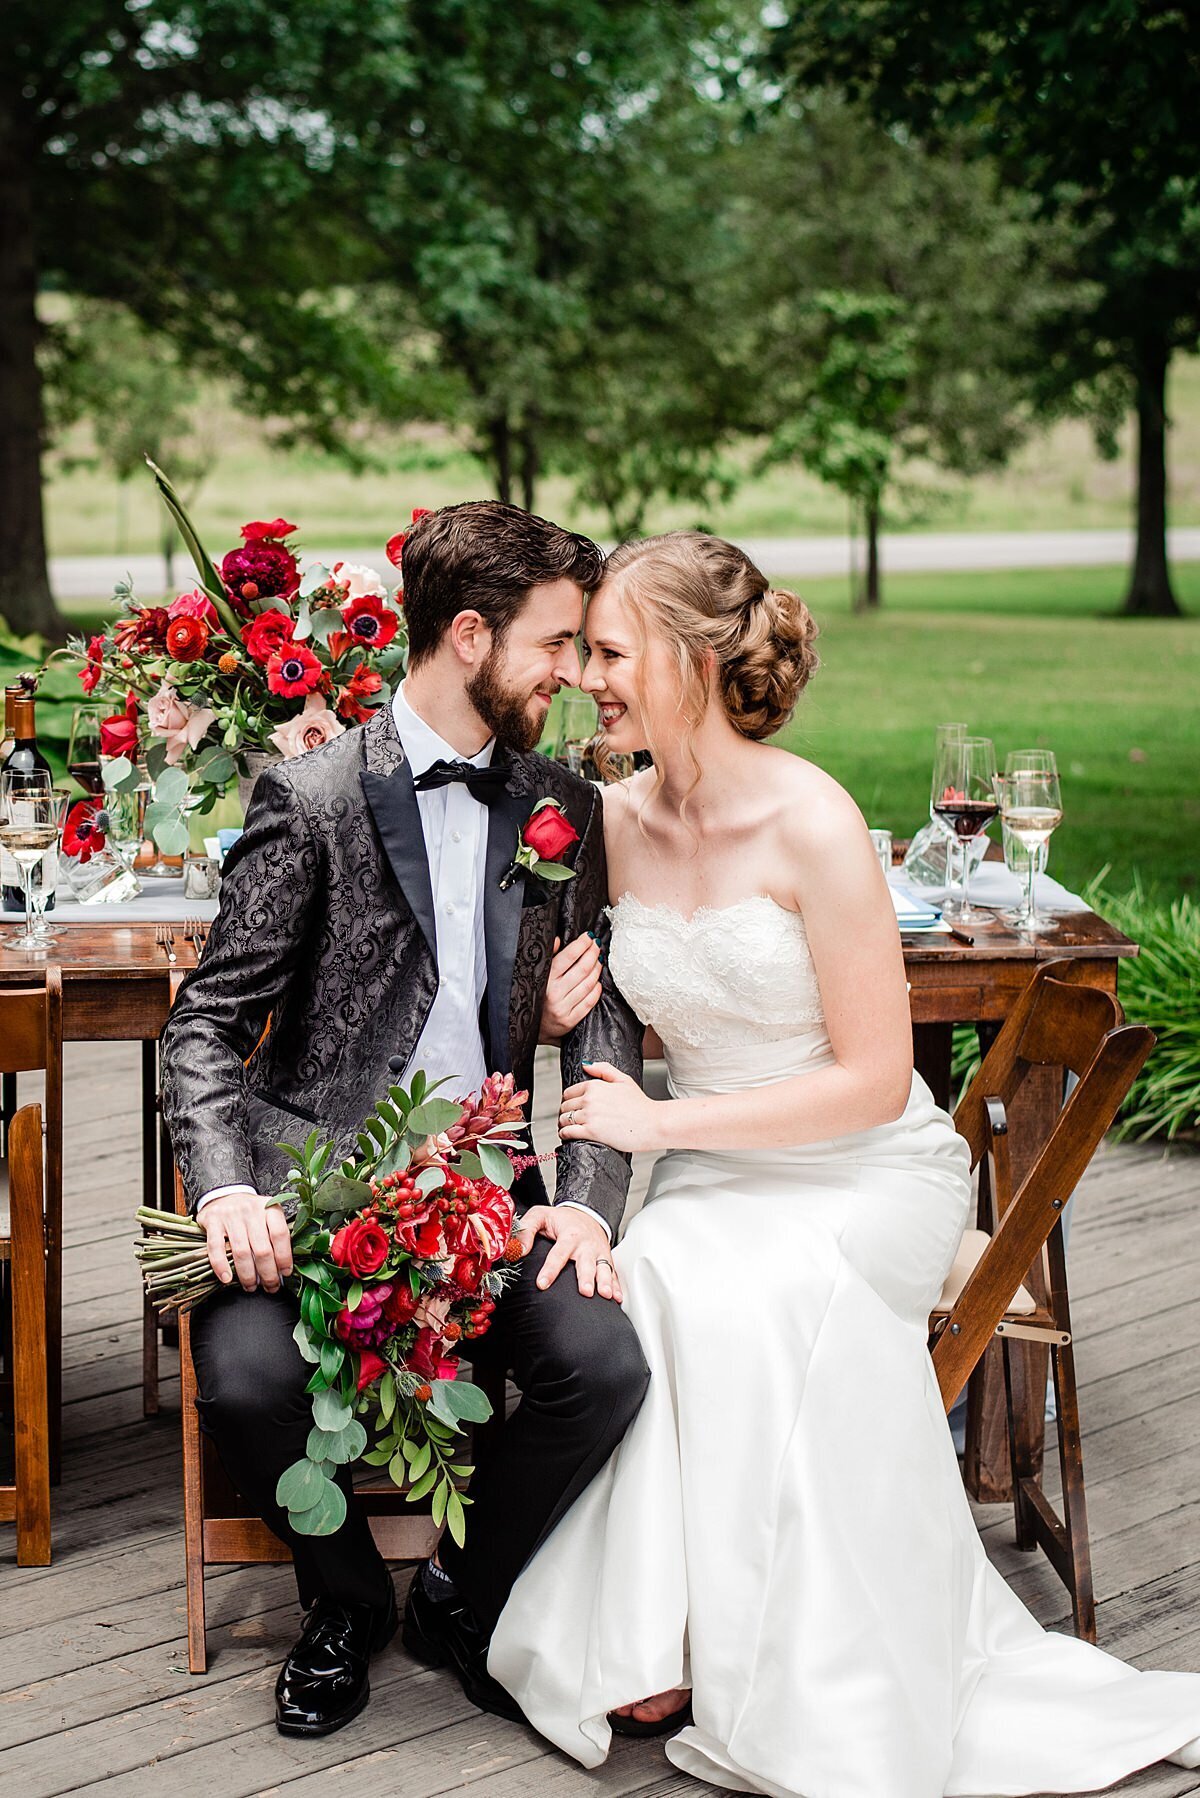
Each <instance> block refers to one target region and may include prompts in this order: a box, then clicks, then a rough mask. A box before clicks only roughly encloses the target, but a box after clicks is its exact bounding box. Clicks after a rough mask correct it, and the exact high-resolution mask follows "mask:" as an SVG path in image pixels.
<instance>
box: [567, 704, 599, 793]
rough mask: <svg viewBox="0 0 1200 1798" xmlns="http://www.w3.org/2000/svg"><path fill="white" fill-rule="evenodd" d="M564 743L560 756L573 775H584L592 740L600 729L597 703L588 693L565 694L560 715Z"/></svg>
mask: <svg viewBox="0 0 1200 1798" xmlns="http://www.w3.org/2000/svg"><path fill="white" fill-rule="evenodd" d="M560 728H561V730H562V741H561V747H560V750H559V754H560V757H561V759H562V760H564V761H565V762H566V764H567V766H568V768H569V769H570V770H571V772H572V774H582V773H583V771H584V762H585V761H586V760H587V755H588V750H589V749H590V747H591V742H592V738H593V737H594V736H595V735H596V732H597V731H598V730H599V728H600V714H599V712H598V711H597V709H596V701H595V700H594V699H592V698H591V696H590V695H589V694H587V693H579V692H572V693H564V694H563V701H562V711H561V714H560Z"/></svg>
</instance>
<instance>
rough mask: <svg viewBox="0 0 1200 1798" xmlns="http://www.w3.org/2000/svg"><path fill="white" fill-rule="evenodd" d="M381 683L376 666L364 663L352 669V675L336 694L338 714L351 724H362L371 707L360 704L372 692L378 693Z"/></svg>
mask: <svg viewBox="0 0 1200 1798" xmlns="http://www.w3.org/2000/svg"><path fill="white" fill-rule="evenodd" d="M382 685H383V676H382V674H380V672H379V670H378V669H377V668H368V667H367V665H366V663H365V662H363V663H360V665H359V666H358V667H357V668H356V669H355V670H354V673H353V675H352V676H351V678H350V680H349V681H348V682H347V683H346V685H345V686H344V687H343V688H342V690H341V692H340V693H339V695H338V702H337V710H338V716H339V717H341V718H346V719H348V720H349V721H350V722H351V723H352V724H363V723H365V721H366V720H367V719H368V718H369V717H370V716H371V708H370V707H369V706H365V705H362V704H360V703H359V702H360V701H361V700H363V699H368V698H369V697H370V696H371V694H372V693H378V691H379V689H380V687H382Z"/></svg>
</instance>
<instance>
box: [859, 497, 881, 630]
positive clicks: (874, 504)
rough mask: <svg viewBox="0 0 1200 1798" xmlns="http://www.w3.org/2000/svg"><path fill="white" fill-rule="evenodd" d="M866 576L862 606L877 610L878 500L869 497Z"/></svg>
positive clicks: (868, 609) (866, 608)
mask: <svg viewBox="0 0 1200 1798" xmlns="http://www.w3.org/2000/svg"><path fill="white" fill-rule="evenodd" d="M866 523H867V578H866V584H865V586H864V588H863V608H864V610H865V611H868V612H877V611H878V610H879V501H878V500H877V499H870V500H868V501H867V506H866Z"/></svg>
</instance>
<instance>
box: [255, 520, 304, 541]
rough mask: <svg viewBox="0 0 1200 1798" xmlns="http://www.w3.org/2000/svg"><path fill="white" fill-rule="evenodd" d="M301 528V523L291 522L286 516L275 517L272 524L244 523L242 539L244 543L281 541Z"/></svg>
mask: <svg viewBox="0 0 1200 1798" xmlns="http://www.w3.org/2000/svg"><path fill="white" fill-rule="evenodd" d="M299 528H300V527H299V525H296V524H289V523H288V521H287V519H286V518H273V519H272V520H271V522H270V524H244V525H243V526H242V541H243V543H264V542H266V543H280V542H282V541H283V539H284V538H285V537H290V536H291V534H292V532H293V531H298V530H299Z"/></svg>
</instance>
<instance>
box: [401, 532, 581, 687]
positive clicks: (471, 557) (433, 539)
mask: <svg viewBox="0 0 1200 1798" xmlns="http://www.w3.org/2000/svg"><path fill="white" fill-rule="evenodd" d="M403 555H404V562H403V574H404V615H405V617H406V618H407V620H408V659H409V663H410V665H411V666H414V667H415V666H416V664H417V663H418V662H423V661H425V660H426V658H427V657H429V656H431V655H432V654H433V652H434V651H435V650H436V648H437V646H438V644H439V643H440V642H441V640H442V638H443V637H444V636H445V634H446V632H447V631H448V630H449V628H450V625H451V623H452V622H453V620H454V619H455V618H456V617H457V615H458V614H459V612H467V611H473V612H478V613H479V614H480V615H481V617H482V618H483V619H484V620H485V622H486V623H487V624H488V625H489V627H490V628H491V631H492V634H493V636H494V637H495V639H496V641H497V643H499V642H501V641H503V638H504V634H505V632H506V631H507V630H508V627H509V625H510V624H511V623H512V621H513V619H514V618H515V617H516V616H517V614H518V612H519V611H520V610H521V607H522V606H523V605H524V603H525V599H526V596H527V594H528V592H529V589H530V588H531V587H537V586H540V585H541V583H542V582H544V581H559V580H563V579H566V580H569V581H574V582H575V583H576V585H577V586H579V587H582V588H583V590H584V592H585V593H590V592H591V591H592V589H593V588H594V587H596V586H598V585H599V583H600V576H601V574H602V572H603V569H604V557H603V555H602V553H601V551H600V550H599V549H598V548H597V546H596V544H594V543H593V542H592V540H591V538H590V537H581V536H579V535H578V534H577V533H576V532H574V531H564V530H563V529H562V528H561V526H559V525H557V524H551V523H550V521H549V519H547V518H539V517H538V516H537V514H536V513H534V512H523V511H522V510H521V508H520V507H519V506H506V505H505V504H504V503H503V502H502V501H501V500H498V499H477V500H468V501H467V502H466V503H465V504H464V505H461V506H443V507H442V508H441V510H440V511H438V512H429V513H427V514H426V516H425V517H424V518H421V519H418V521H417V523H416V524H415V525H414V526H413V528H412V530H411V531H410V532H409V533H408V536H407V537H406V538H405V540H404V551H403Z"/></svg>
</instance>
